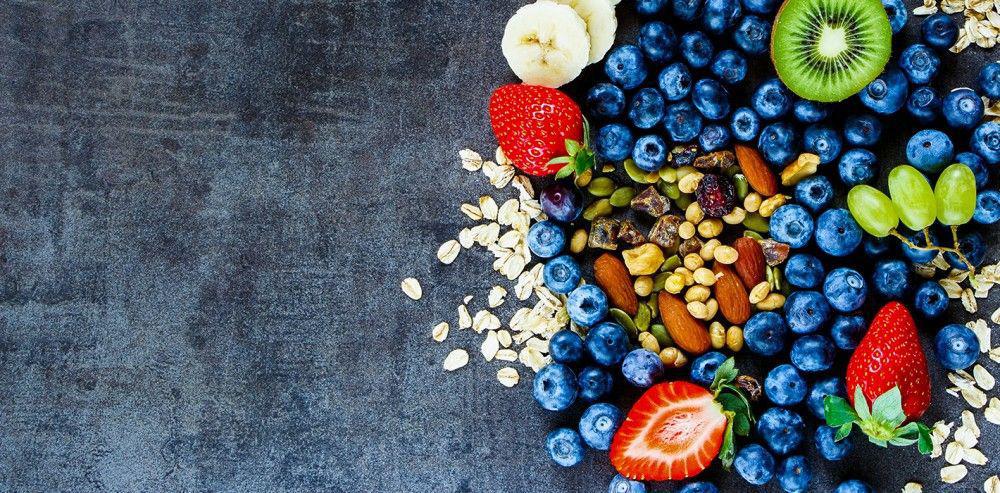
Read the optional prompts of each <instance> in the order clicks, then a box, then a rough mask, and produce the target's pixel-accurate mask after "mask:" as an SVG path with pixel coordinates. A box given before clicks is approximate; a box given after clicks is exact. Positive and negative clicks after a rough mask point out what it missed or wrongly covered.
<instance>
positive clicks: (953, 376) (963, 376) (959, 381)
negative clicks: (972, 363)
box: [948, 370, 976, 390]
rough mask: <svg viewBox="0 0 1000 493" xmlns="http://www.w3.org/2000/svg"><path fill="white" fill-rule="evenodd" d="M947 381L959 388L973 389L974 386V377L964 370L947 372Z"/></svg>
mask: <svg viewBox="0 0 1000 493" xmlns="http://www.w3.org/2000/svg"><path fill="white" fill-rule="evenodd" d="M948 381H949V382H951V383H952V384H954V385H955V386H956V387H958V388H959V389H961V390H966V389H973V388H975V386H976V379H975V377H973V376H972V375H970V374H969V372H967V371H965V370H958V371H956V372H951V373H948Z"/></svg>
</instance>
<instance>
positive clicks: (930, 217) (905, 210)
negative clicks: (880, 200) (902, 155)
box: [889, 165, 937, 231]
mask: <svg viewBox="0 0 1000 493" xmlns="http://www.w3.org/2000/svg"><path fill="white" fill-rule="evenodd" d="M889 196H890V197H892V204H893V205H894V206H895V207H896V214H898V215H899V219H900V220H901V221H903V224H905V225H906V227H907V228H910V229H912V230H914V231H920V230H922V229H924V228H926V227H927V226H930V225H931V224H934V218H936V217H937V201H936V199H935V197H934V191H933V190H931V184H930V182H928V181H927V177H925V176H924V174H923V173H921V172H920V171H919V170H918V169H917V168H914V167H913V166H906V165H903V166H896V167H895V168H893V170H892V171H891V172H890V173H889Z"/></svg>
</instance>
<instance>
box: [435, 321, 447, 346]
mask: <svg viewBox="0 0 1000 493" xmlns="http://www.w3.org/2000/svg"><path fill="white" fill-rule="evenodd" d="M447 338H448V322H441V323H439V324H437V325H435V326H434V330H432V331H431V339H434V341H435V342H442V341H444V340H445V339H447Z"/></svg>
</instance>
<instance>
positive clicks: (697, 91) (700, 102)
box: [691, 0, 732, 120]
mask: <svg viewBox="0 0 1000 493" xmlns="http://www.w3.org/2000/svg"><path fill="white" fill-rule="evenodd" d="M730 1H732V0H730ZM691 101H692V102H693V103H694V106H695V108H698V111H699V112H701V114H702V115H704V116H705V118H708V119H709V120H721V119H723V118H725V117H726V115H728V114H729V91H727V90H726V88H725V87H724V86H723V85H722V84H721V83H719V81H717V80H714V79H701V80H699V81H698V82H696V83H695V84H694V89H693V90H692V91H691Z"/></svg>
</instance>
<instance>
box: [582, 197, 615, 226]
mask: <svg viewBox="0 0 1000 493" xmlns="http://www.w3.org/2000/svg"><path fill="white" fill-rule="evenodd" d="M612 212H614V208H613V207H611V202H610V201H609V200H608V199H601V200H598V201H595V202H594V203H592V204H590V205H588V206H587V208H586V209H584V210H583V218H584V219H586V220H587V221H593V220H594V219H597V218H599V217H604V216H610V215H611V213H612Z"/></svg>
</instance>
